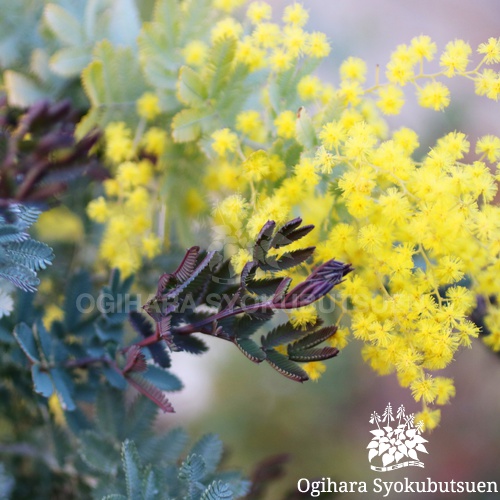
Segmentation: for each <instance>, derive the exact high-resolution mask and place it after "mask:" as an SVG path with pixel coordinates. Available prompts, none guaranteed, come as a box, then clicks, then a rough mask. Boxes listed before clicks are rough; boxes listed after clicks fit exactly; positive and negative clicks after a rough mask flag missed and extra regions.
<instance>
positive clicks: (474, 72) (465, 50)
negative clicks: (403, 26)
mask: <svg viewBox="0 0 500 500" xmlns="http://www.w3.org/2000/svg"><path fill="white" fill-rule="evenodd" d="M436 52H437V47H436V44H435V43H434V42H433V41H432V40H431V38H430V37H428V36H426V35H420V36H418V37H415V38H413V39H412V40H411V42H410V43H409V44H408V45H407V44H402V45H399V46H398V47H397V48H396V50H395V51H394V52H393V53H392V54H391V58H390V61H389V63H388V64H387V67H386V73H385V75H386V77H387V80H388V83H387V84H383V85H382V84H379V83H378V82H377V83H376V85H375V86H373V87H371V88H369V89H366V90H365V92H366V93H372V92H374V93H377V95H378V102H377V106H378V107H379V108H380V110H381V111H382V112H383V113H384V114H386V115H394V114H398V113H399V112H400V110H401V108H402V106H403V104H404V93H403V91H402V89H401V87H403V86H405V85H406V84H407V83H411V84H412V85H413V86H414V87H415V89H416V93H417V97H418V102H419V104H420V105H421V106H422V107H424V108H431V109H434V110H436V111H440V110H443V109H444V108H446V107H447V106H448V105H449V104H450V91H449V89H448V87H447V86H446V85H445V84H444V83H442V82H440V81H437V78H439V77H443V76H446V77H449V78H450V77H453V76H456V75H458V76H462V77H465V78H468V79H470V80H472V81H474V83H475V89H476V93H477V94H478V95H485V96H487V97H488V98H490V99H494V100H495V101H496V100H498V97H499V96H500V76H499V74H498V73H497V72H495V71H493V70H491V69H483V67H484V66H485V65H489V64H494V63H498V62H500V41H499V39H496V38H490V39H489V40H488V42H487V43H482V44H481V45H479V47H478V49H477V52H478V53H479V54H484V56H483V58H482V60H481V61H480V62H479V64H478V65H477V66H476V67H474V68H472V69H469V63H470V56H471V54H472V48H471V46H470V45H469V44H468V43H467V42H465V41H464V40H454V41H452V42H450V43H448V44H447V45H446V47H445V49H444V51H443V52H442V54H441V56H440V58H439V65H440V67H441V71H440V72H435V73H432V74H426V73H425V72H424V60H427V61H432V60H433V59H434V57H435V54H436ZM359 64H362V62H360V63H359ZM343 80H344V81H346V80H350V81H351V82H352V83H351V86H352V85H354V87H355V88H356V89H359V87H358V85H359V83H360V82H363V81H364V73H361V72H360V76H358V77H357V78H354V77H350V78H346V77H345V75H344V78H343ZM420 81H424V82H425V83H423V84H422V83H420ZM351 91H352V90H351Z"/></svg>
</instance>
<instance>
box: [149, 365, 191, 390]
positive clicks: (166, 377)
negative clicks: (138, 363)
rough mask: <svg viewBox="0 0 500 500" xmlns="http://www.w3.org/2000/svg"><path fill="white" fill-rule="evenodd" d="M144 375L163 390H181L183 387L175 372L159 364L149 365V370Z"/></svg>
mask: <svg viewBox="0 0 500 500" xmlns="http://www.w3.org/2000/svg"><path fill="white" fill-rule="evenodd" d="M142 376H143V377H144V378H145V379H146V380H149V381H150V382H151V383H152V384H153V385H155V386H156V387H158V389H161V390H162V391H169V392H173V391H180V390H181V389H182V387H183V385H182V382H181V381H180V380H179V379H178V378H177V377H176V376H175V375H174V374H173V373H170V372H168V371H166V370H163V369H161V368H159V367H158V366H154V365H148V369H147V371H146V372H144V373H143V374H142Z"/></svg>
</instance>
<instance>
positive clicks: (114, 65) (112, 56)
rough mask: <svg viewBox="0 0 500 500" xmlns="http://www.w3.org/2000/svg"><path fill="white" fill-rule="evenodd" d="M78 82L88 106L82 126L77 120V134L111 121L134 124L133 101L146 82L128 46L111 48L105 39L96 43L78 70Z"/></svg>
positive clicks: (139, 94) (143, 89)
mask: <svg viewBox="0 0 500 500" xmlns="http://www.w3.org/2000/svg"><path fill="white" fill-rule="evenodd" d="M82 85H83V88H84V90H85V93H86V94H87V96H88V98H89V100H90V102H91V104H92V107H91V109H90V112H89V113H90V114H87V115H86V118H84V121H83V123H84V127H83V126H82V124H81V123H80V125H79V126H78V128H77V134H76V135H77V136H78V137H80V136H81V134H82V133H83V132H84V131H87V130H89V128H91V127H92V126H100V127H101V128H104V127H105V126H106V125H107V124H108V123H110V122H112V121H125V123H127V124H130V125H132V124H134V123H135V120H136V112H135V103H136V101H137V99H138V98H139V97H140V96H141V95H142V94H143V93H144V92H145V90H146V85H145V82H144V80H143V78H142V73H141V70H140V67H139V63H138V61H137V57H136V55H135V54H134V52H133V51H132V50H131V49H130V48H129V47H121V46H116V47H115V46H113V45H112V44H111V43H110V42H109V41H108V40H103V41H101V42H99V43H98V44H97V45H96V46H95V48H94V54H93V60H92V62H91V63H90V64H89V65H88V66H87V67H86V68H85V69H84V70H83V72H82ZM96 109H97V110H99V112H96Z"/></svg>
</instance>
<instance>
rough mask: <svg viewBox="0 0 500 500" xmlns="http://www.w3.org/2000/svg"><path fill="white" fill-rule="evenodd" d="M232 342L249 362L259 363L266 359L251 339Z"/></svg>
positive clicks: (237, 339)
mask: <svg viewBox="0 0 500 500" xmlns="http://www.w3.org/2000/svg"><path fill="white" fill-rule="evenodd" d="M234 342H235V344H236V345H237V346H238V348H239V350H240V351H241V352H242V353H243V354H244V355H245V356H246V357H247V358H248V359H249V360H250V361H253V362H254V363H261V362H262V361H264V360H265V359H266V353H265V352H264V351H263V350H262V349H261V348H260V346H259V345H257V344H256V343H255V342H254V341H253V340H252V339H248V338H236V339H235V341H234Z"/></svg>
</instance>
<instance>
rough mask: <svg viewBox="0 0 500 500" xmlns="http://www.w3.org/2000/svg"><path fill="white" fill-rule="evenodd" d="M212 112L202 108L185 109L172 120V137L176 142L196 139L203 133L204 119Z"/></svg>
mask: <svg viewBox="0 0 500 500" xmlns="http://www.w3.org/2000/svg"><path fill="white" fill-rule="evenodd" d="M211 114H212V112H211V111H208V110H202V109H183V110H182V111H180V112H179V113H177V114H176V115H175V116H174V118H173V120H172V137H173V139H174V141H175V142H190V141H195V140H196V139H198V138H199V137H200V135H201V125H202V122H203V120H205V119H206V118H207V117H209V116H210V115H211Z"/></svg>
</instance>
